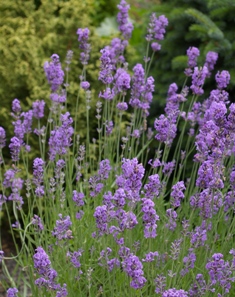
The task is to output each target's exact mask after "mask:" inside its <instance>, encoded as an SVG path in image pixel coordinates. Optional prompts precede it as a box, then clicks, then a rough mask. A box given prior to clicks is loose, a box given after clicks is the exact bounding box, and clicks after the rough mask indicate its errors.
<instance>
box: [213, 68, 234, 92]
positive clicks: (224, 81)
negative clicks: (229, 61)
mask: <svg viewBox="0 0 235 297" xmlns="http://www.w3.org/2000/svg"><path fill="white" fill-rule="evenodd" d="M215 80H216V82H217V86H218V89H225V88H226V87H227V86H228V84H229V81H230V74H229V72H228V71H227V70H223V71H221V72H219V71H218V72H217V74H216V76H215Z"/></svg>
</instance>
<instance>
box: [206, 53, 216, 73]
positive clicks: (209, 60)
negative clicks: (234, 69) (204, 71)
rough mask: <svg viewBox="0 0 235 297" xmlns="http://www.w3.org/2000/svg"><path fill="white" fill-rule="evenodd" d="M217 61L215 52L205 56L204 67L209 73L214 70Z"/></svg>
mask: <svg viewBox="0 0 235 297" xmlns="http://www.w3.org/2000/svg"><path fill="white" fill-rule="evenodd" d="M217 60H218V54H217V53H216V52H208V53H207V55H206V62H205V66H206V67H207V68H208V70H209V73H210V72H211V71H212V70H214V67H215V63H216V61H217Z"/></svg>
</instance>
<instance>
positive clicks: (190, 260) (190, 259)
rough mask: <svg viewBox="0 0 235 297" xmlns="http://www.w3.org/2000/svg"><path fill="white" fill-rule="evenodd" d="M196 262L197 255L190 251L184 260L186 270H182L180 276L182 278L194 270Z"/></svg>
mask: <svg viewBox="0 0 235 297" xmlns="http://www.w3.org/2000/svg"><path fill="white" fill-rule="evenodd" d="M195 262H196V254H195V253H194V252H193V249H189V251H188V255H187V256H186V257H184V258H183V263H184V268H183V269H182V270H181V272H180V274H181V275H182V276H184V275H186V274H187V273H188V272H189V270H190V269H193V268H194V264H195Z"/></svg>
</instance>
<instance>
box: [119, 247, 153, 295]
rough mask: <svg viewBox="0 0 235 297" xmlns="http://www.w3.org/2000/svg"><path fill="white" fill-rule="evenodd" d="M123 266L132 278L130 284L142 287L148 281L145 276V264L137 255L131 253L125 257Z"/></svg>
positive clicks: (135, 287)
mask: <svg viewBox="0 0 235 297" xmlns="http://www.w3.org/2000/svg"><path fill="white" fill-rule="evenodd" d="M122 268H123V270H124V271H125V272H126V273H127V275H128V276H130V277H131V278H132V281H131V283H130V286H131V287H132V288H134V289H141V288H143V286H144V285H145V283H146V281H147V280H146V278H145V277H144V276H143V275H144V272H143V264H142V263H141V261H140V260H139V258H138V257H137V256H135V255H134V254H132V253H131V254H129V255H128V256H126V257H124V258H123V261H122Z"/></svg>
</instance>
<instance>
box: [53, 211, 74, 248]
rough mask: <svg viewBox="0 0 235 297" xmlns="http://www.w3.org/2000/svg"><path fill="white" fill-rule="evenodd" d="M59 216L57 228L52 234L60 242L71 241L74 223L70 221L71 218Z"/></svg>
mask: <svg viewBox="0 0 235 297" xmlns="http://www.w3.org/2000/svg"><path fill="white" fill-rule="evenodd" d="M58 216H59V218H60V219H59V220H57V221H56V227H55V228H54V231H52V232H51V234H52V235H53V236H55V237H56V238H57V239H58V240H63V239H71V238H72V236H71V230H70V229H69V228H70V226H71V225H72V222H71V220H70V216H65V217H63V216H62V214H59V215H58ZM56 243H57V242H56Z"/></svg>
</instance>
